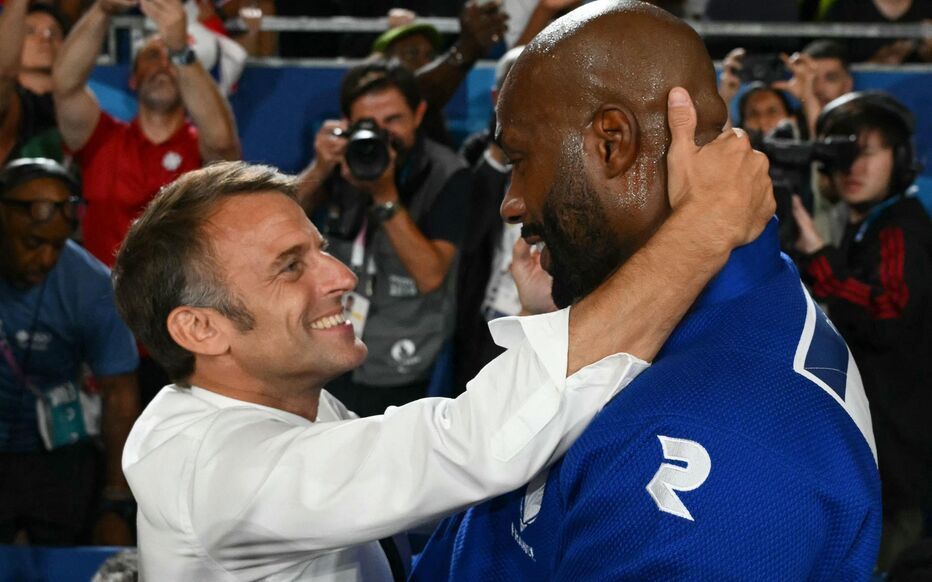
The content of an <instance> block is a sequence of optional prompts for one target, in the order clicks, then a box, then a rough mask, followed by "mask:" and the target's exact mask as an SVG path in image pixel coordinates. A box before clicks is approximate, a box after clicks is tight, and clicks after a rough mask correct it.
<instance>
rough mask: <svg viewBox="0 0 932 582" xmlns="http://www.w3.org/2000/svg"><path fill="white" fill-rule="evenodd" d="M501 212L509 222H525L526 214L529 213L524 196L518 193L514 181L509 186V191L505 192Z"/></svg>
mask: <svg viewBox="0 0 932 582" xmlns="http://www.w3.org/2000/svg"><path fill="white" fill-rule="evenodd" d="M499 213H500V214H501V215H502V218H503V219H504V220H505V222H507V223H508V224H518V223H519V222H524V215H525V214H526V213H527V208H526V207H525V205H524V198H523V197H522V196H521V195H519V194H518V192H517V189H516V188H515V187H514V182H512V185H511V186H509V187H508V191H507V192H505V199H504V200H502V207H501V208H500V209H499Z"/></svg>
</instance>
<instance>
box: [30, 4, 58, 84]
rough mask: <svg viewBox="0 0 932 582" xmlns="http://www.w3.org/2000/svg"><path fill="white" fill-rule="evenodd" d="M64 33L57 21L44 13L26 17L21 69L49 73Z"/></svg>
mask: <svg viewBox="0 0 932 582" xmlns="http://www.w3.org/2000/svg"><path fill="white" fill-rule="evenodd" d="M64 36H65V35H64V33H63V31H62V29H61V27H60V26H59V25H58V21H56V20H55V19H54V18H52V17H51V16H50V15H48V14H45V13H44V12H33V13H32V14H27V15H26V35H25V37H24V38H23V53H22V56H21V61H20V62H21V64H22V68H23V69H24V70H27V71H37V70H38V71H51V70H52V65H53V64H54V63H55V57H56V56H57V55H58V51H59V49H61V45H62V41H63V40H64Z"/></svg>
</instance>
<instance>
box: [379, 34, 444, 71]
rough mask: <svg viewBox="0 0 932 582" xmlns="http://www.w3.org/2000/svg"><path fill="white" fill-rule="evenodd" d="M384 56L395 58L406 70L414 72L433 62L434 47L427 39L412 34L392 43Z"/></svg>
mask: <svg viewBox="0 0 932 582" xmlns="http://www.w3.org/2000/svg"><path fill="white" fill-rule="evenodd" d="M385 56H387V57H389V58H396V59H398V60H399V61H400V62H401V64H402V65H404V67H405V68H406V69H408V70H410V71H416V70H418V69H420V68H421V67H423V66H424V65H426V64H427V63H429V62H431V61H432V60H434V46H433V45H432V44H430V41H429V40H427V37H424V36H422V35H420V34H414V35H411V36H407V37H405V38H402V39H401V40H396V41H395V42H393V43H392V44H391V46H389V47H388V50H387V51H386V54H385Z"/></svg>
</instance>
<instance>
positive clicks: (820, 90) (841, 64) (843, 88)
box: [802, 40, 854, 135]
mask: <svg viewBox="0 0 932 582" xmlns="http://www.w3.org/2000/svg"><path fill="white" fill-rule="evenodd" d="M802 55H805V56H807V57H809V60H810V61H811V63H812V67H813V69H814V73H813V80H812V92H813V93H814V94H815V97H816V101H817V102H818V104H819V113H821V112H822V108H824V107H825V106H826V105H828V103H829V101H834V100H835V99H838V98H839V97H841V96H842V95H844V94H845V93H850V92H851V91H853V90H854V77H852V76H851V64H850V61H849V60H848V50H847V49H846V48H845V46H844V45H843V44H840V43H838V42H835V41H833V40H814V41H812V42H811V43H809V44H807V45H806V46H805V47H804V48H803V50H802ZM817 117H818V114H816V115H815V116H813V119H815V118H817ZM812 135H815V132H814V131H813V133H812Z"/></svg>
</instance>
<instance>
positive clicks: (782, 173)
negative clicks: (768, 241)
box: [750, 121, 860, 251]
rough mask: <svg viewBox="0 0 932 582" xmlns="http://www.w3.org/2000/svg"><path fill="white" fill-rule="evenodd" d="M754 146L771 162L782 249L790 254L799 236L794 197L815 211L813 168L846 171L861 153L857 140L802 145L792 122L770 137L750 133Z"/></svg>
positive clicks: (834, 137) (827, 139)
mask: <svg viewBox="0 0 932 582" xmlns="http://www.w3.org/2000/svg"><path fill="white" fill-rule="evenodd" d="M750 138H751V145H752V146H753V147H754V149H756V150H758V151H760V152H762V153H763V154H764V155H766V156H767V159H768V160H769V161H770V179H771V180H772V181H773V193H774V197H775V198H776V202H777V218H778V219H779V220H780V246H781V247H782V248H783V250H784V251H791V250H792V249H793V245H794V244H795V242H796V239H797V238H798V236H799V227H798V226H797V225H796V221H795V220H793V195H794V194H795V195H798V196H799V197H800V198H802V200H803V203H804V204H805V206H806V207H807V208H808V209H809V210H810V212H811V211H812V193H811V190H810V176H811V172H810V168H811V167H812V164H813V162H815V163H818V164H820V167H819V171H821V172H826V173H829V172H833V171H845V170H847V169H849V168H850V167H851V165H852V164H853V163H854V160H855V159H857V157H858V154H859V152H860V147H859V146H858V140H857V137H856V136H853V135H847V136H839V135H832V136H828V137H825V138H820V139H818V140H815V141H802V140H800V139H799V138H798V137H797V135H796V128H795V127H794V126H793V124H792V122H789V121H782V122H780V124H779V125H777V127H775V128H774V129H773V130H772V131H771V132H769V133H767V134H763V135H762V134H760V133H756V134H755V133H751V135H750Z"/></svg>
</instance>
